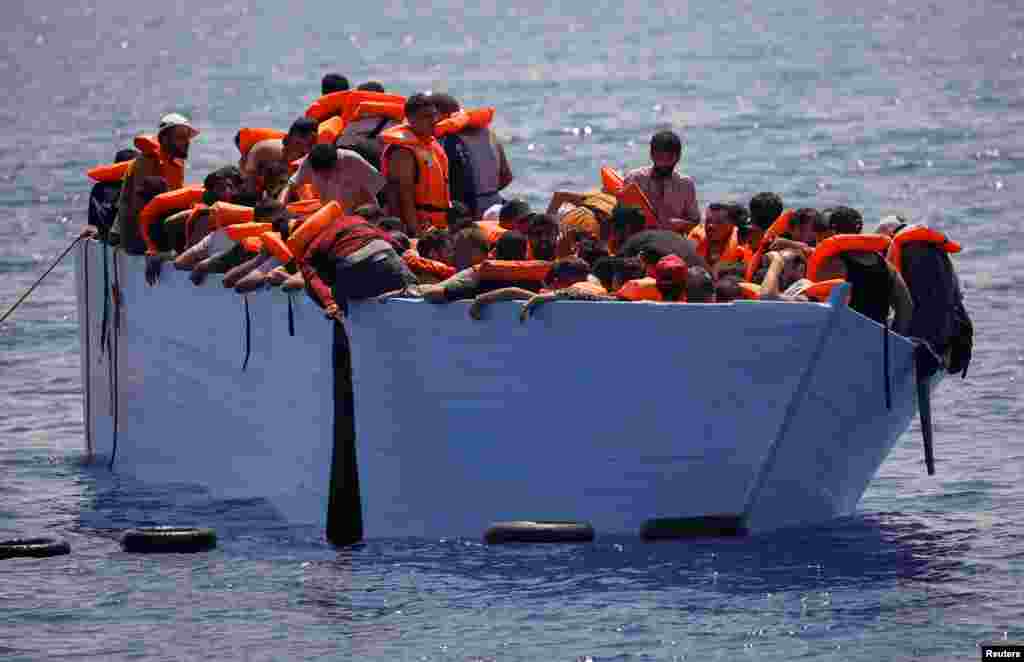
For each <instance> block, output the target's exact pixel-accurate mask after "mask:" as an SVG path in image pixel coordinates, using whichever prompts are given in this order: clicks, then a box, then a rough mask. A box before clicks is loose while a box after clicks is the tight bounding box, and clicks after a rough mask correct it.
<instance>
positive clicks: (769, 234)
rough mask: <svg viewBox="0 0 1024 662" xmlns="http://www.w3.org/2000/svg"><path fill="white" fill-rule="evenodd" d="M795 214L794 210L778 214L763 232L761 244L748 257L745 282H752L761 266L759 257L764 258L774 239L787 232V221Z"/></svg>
mask: <svg viewBox="0 0 1024 662" xmlns="http://www.w3.org/2000/svg"><path fill="white" fill-rule="evenodd" d="M795 214H796V210H794V209H787V210H786V211H784V212H782V213H781V214H779V217H778V218H777V219H775V220H774V221H773V222H772V224H771V225H769V226H768V229H767V230H765V231H764V235H763V236H762V237H761V242H760V243H759V244H758V245H757V250H755V251H754V254H753V255H751V256H750V259H749V260H748V261H747V273H746V275H745V276H744V277H745V278H746V279H747V280H754V274H755V273H757V270H758V268H759V267H760V266H761V257H763V256H764V254H765V252H766V251H767V250H768V247H769V246H771V245H772V242H774V241H775V240H776V239H778V238H779V236H780V235H782V234H783V233H785V232H788V231H789V221H790V219H792V218H793V216H794V215H795Z"/></svg>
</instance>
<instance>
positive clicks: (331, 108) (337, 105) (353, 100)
mask: <svg viewBox="0 0 1024 662" xmlns="http://www.w3.org/2000/svg"><path fill="white" fill-rule="evenodd" d="M364 101H390V102H392V103H400V104H402V105H403V108H404V105H405V97H403V96H401V95H398V94H388V93H386V92H370V91H366V90H345V91H343V92H331V93H330V94H325V95H324V96H322V97H320V98H319V99H317V100H316V101H314V102H313V103H311V104H310V105H309V108H307V109H306V117H309V118H312V119H315V120H316V121H317V122H323V121H324V120H326V119H328V118H330V117H332V116H334V115H340V116H341V117H342V118H344V117H345V116H346V115H348V114H350V113H352V112H353V110H354V109H355V108H356V107H357V106H358V105H359V104H360V103H362V102H364Z"/></svg>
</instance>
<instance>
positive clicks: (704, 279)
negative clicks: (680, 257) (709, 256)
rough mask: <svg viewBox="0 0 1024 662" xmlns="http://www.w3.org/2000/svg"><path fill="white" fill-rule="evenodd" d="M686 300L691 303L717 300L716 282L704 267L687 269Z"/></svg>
mask: <svg viewBox="0 0 1024 662" xmlns="http://www.w3.org/2000/svg"><path fill="white" fill-rule="evenodd" d="M686 300H687V301H689V302H690V303H714V302H715V282H714V279H713V278H712V277H711V273H710V272H709V271H708V270H707V269H705V268H704V267H690V268H689V269H687V270H686Z"/></svg>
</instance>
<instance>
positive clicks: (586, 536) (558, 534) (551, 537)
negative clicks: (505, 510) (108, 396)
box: [484, 520, 594, 545]
mask: <svg viewBox="0 0 1024 662" xmlns="http://www.w3.org/2000/svg"><path fill="white" fill-rule="evenodd" d="M593 540H594V527H592V526H591V525H590V524H588V523H587V522H544V521H532V520H522V521H517V522H495V523H494V524H491V525H490V526H489V527H488V528H487V531H486V532H484V542H486V543H487V544H488V545H503V544H505V543H514V542H525V543H579V542H592V541H593Z"/></svg>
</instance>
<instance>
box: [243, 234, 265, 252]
mask: <svg viewBox="0 0 1024 662" xmlns="http://www.w3.org/2000/svg"><path fill="white" fill-rule="evenodd" d="M238 243H239V244H240V245H241V246H242V248H244V249H245V252H247V253H259V252H260V251H262V250H263V240H262V239H260V238H259V236H258V235H257V236H255V237H242V239H241V240H240V241H239V242H238Z"/></svg>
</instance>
